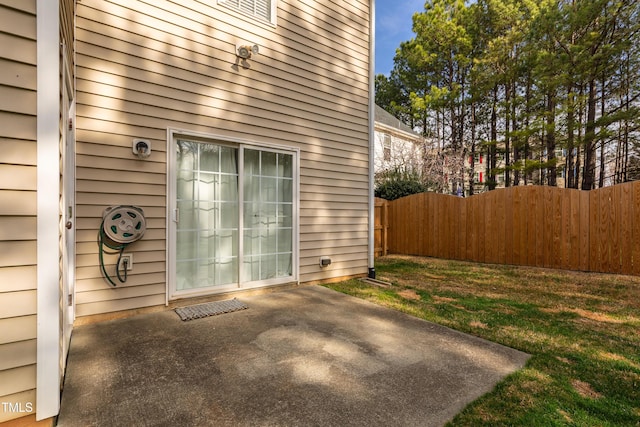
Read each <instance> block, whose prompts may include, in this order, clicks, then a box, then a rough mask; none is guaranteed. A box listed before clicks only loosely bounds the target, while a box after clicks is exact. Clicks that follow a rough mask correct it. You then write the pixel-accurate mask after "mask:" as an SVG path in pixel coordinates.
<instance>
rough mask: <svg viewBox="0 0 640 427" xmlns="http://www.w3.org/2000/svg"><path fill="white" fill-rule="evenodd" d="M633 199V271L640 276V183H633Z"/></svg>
mask: <svg viewBox="0 0 640 427" xmlns="http://www.w3.org/2000/svg"><path fill="white" fill-rule="evenodd" d="M631 197H632V199H633V201H632V202H631V218H632V220H631V230H632V231H631V233H632V237H631V241H632V242H633V243H634V244H633V248H632V249H631V271H632V272H633V274H636V275H640V181H637V182H633V183H632V188H631Z"/></svg>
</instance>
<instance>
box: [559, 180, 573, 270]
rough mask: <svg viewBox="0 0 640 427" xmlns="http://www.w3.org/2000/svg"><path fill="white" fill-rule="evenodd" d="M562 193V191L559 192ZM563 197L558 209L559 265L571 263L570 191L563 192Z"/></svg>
mask: <svg viewBox="0 0 640 427" xmlns="http://www.w3.org/2000/svg"><path fill="white" fill-rule="evenodd" d="M559 194H560V195H562V193H559ZM564 194H565V197H561V199H560V203H561V208H560V209H561V211H560V215H561V217H560V221H561V223H560V233H561V236H560V257H561V259H560V265H570V264H571V222H570V218H571V196H572V192H565V193H564Z"/></svg>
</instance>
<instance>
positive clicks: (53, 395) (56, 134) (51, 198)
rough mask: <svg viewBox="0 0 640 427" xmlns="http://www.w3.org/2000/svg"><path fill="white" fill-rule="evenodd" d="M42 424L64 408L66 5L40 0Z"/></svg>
mask: <svg viewBox="0 0 640 427" xmlns="http://www.w3.org/2000/svg"><path fill="white" fill-rule="evenodd" d="M36 10H37V18H36V22H37V89H38V91H37V104H38V106H37V205H38V207H37V230H38V231H37V239H38V243H37V263H38V265H37V358H36V363H37V368H36V387H37V390H36V402H37V406H36V419H37V420H43V419H46V418H50V417H53V416H56V415H57V414H58V411H59V409H60V400H59V396H60V377H61V375H60V374H61V373H60V364H59V361H60V338H61V336H60V333H61V331H60V315H61V313H60V305H59V304H60V288H59V286H60V265H59V263H60V247H59V243H60V241H59V239H60V232H59V213H58V204H59V195H60V166H59V161H60V152H59V151H60V149H59V147H60V146H59V144H60V130H59V120H60V75H59V70H60V56H59V55H60V18H59V13H60V5H59V0H37V3H36Z"/></svg>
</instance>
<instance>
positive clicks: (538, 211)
mask: <svg viewBox="0 0 640 427" xmlns="http://www.w3.org/2000/svg"><path fill="white" fill-rule="evenodd" d="M529 203H530V205H531V212H533V213H534V215H535V217H534V218H532V219H531V220H532V223H531V224H532V225H533V227H530V230H529V236H530V237H531V240H530V241H529V244H530V245H531V247H532V251H533V253H534V254H535V255H534V256H535V262H534V263H533V264H532V265H534V266H536V267H542V266H543V265H544V240H543V238H544V197H543V191H542V189H541V188H537V187H532V190H531V198H530V199H529Z"/></svg>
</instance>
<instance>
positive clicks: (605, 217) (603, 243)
mask: <svg viewBox="0 0 640 427" xmlns="http://www.w3.org/2000/svg"><path fill="white" fill-rule="evenodd" d="M596 194H598V195H599V197H598V241H599V243H600V245H599V250H598V262H599V264H600V268H599V270H598V271H608V270H609V269H610V268H611V252H610V249H611V240H610V239H608V238H607V237H610V236H611V234H610V233H611V211H610V208H609V206H610V204H611V191H609V188H602V189H601V191H598V192H596Z"/></svg>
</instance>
